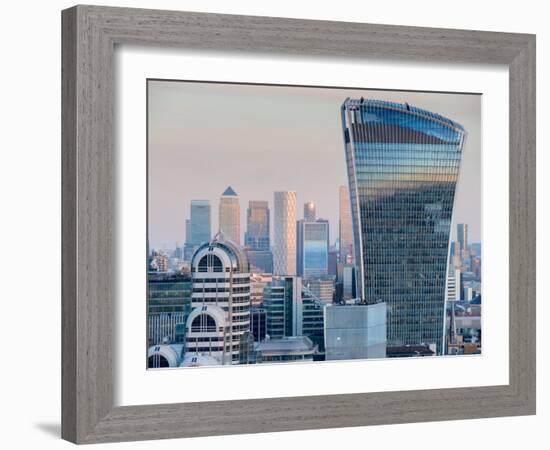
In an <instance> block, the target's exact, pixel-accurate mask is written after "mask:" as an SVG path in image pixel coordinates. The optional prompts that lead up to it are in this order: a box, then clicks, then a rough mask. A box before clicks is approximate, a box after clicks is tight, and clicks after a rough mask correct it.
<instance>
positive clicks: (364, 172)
mask: <svg viewBox="0 0 550 450" xmlns="http://www.w3.org/2000/svg"><path fill="white" fill-rule="evenodd" d="M342 124H343V131H344V142H345V153H346V162H347V170H348V181H349V190H350V200H351V211H352V219H353V234H354V241H355V245H354V247H355V257H356V262H357V267H358V272H359V274H358V277H357V291H358V295H360V296H361V299H362V300H363V301H365V302H366V303H376V302H385V303H386V304H387V327H386V329H387V344H388V346H401V345H407V344H435V345H436V350H437V354H441V353H442V349H443V336H444V320H445V283H446V272H447V260H448V253H449V233H450V227H451V217H452V212H453V203H454V195H455V188H456V182H457V178H458V174H459V170H460V161H461V155H462V146H463V142H464V137H465V130H464V128H463V127H462V126H461V125H459V124H457V123H455V122H453V121H451V120H449V119H447V118H445V117H443V116H440V115H438V114H434V113H432V112H429V111H425V110H422V109H419V108H415V107H413V106H410V105H408V104H399V103H390V102H384V101H378V100H365V99H359V100H356V99H349V98H348V99H347V100H346V101H345V102H344V104H343V105H342Z"/></svg>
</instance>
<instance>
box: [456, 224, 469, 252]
mask: <svg viewBox="0 0 550 450" xmlns="http://www.w3.org/2000/svg"><path fill="white" fill-rule="evenodd" d="M456 240H457V242H458V244H459V246H460V250H468V224H467V223H459V224H457V226H456Z"/></svg>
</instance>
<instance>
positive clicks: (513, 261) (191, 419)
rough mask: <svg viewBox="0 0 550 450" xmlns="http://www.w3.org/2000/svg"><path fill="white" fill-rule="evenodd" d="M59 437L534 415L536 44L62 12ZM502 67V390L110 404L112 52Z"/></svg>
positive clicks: (340, 26)
mask: <svg viewBox="0 0 550 450" xmlns="http://www.w3.org/2000/svg"><path fill="white" fill-rule="evenodd" d="M62 30H63V44H62V53H63V56H62V65H63V67H62V83H63V89H62V93H63V94H62V102H63V112H62V123H63V132H62V134H63V137H62V146H63V148H62V152H63V157H62V172H63V183H62V191H63V193H62V203H63V219H62V223H63V247H62V257H63V263H62V266H63V280H62V286H63V289H62V314H63V323H62V326H63V330H62V351H63V363H62V371H63V389H62V393H63V394H62V403H63V405H62V406H63V413H62V436H63V438H65V439H68V440H70V441H72V442H77V443H93V442H111V441H126V440H138V439H160V438H175V437H191V436H207V435H220V434H235V433H259V432H268V431H284V430H298V429H316V428H329V427H330V428H333V427H347V426H362V425H374V424H388V423H402V422H413V421H415V422H421V421H430V420H451V419H464V418H474V417H495V416H509V415H521V414H534V412H535V37H534V36H532V35H526V34H511V33H492V32H482V31H468V30H447V29H436V28H418V27H401V26H389V25H371V24H358V23H344V22H329V21H308V20H296V19H279V18H269V17H250V16H232V15H220V14H202V13H187V12H176V11H156V10H143V9H141V10H140V9H128V8H109V7H95V6H77V7H74V8H71V9H68V10H65V11H63V14H62ZM124 43H126V44H150V45H158V46H162V47H166V46H174V47H181V48H188V49H195V50H201V51H211V50H212V51H220V50H222V51H232V52H262V53H267V54H274V55H276V54H287V55H296V56H298V57H301V58H307V57H330V58H356V59H361V58H384V59H400V60H405V59H406V60H414V61H434V62H462V63H487V64H506V65H507V66H508V67H509V72H510V383H509V385H505V386H490V387H476V388H459V389H434V390H423V391H407V392H386V393H367V394H353V395H351V394H347V395H330V396H309V397H288V398H278V399H262V400H238V401H221V402H203V403H184V404H171V405H143V406H126V407H113V368H112V359H111V358H112V354H113V353H112V344H113V318H112V316H113V311H114V304H115V303H114V276H115V273H116V271H115V267H116V261H115V260H114V257H115V254H114V251H113V244H114V242H113V225H114V219H113V218H114V211H115V206H116V196H115V194H116V193H115V192H114V185H115V183H114V180H113V163H114V162H115V161H116V149H115V148H114V144H113V142H114V139H113V131H114V130H113V120H112V119H113V52H114V46H115V44H124Z"/></svg>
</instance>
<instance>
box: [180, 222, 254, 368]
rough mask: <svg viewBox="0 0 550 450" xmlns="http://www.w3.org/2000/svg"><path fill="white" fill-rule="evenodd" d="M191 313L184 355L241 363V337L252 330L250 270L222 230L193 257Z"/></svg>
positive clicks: (237, 249)
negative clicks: (225, 237)
mask: <svg viewBox="0 0 550 450" xmlns="http://www.w3.org/2000/svg"><path fill="white" fill-rule="evenodd" d="M191 274H192V280H193V290H192V294H191V308H192V312H191V314H190V315H189V318H188V320H187V326H186V342H185V357H186V358H188V357H191V356H192V355H195V356H199V355H200V356H211V357H214V358H216V359H217V360H218V361H219V363H220V364H238V363H239V357H240V350H241V340H243V341H246V337H247V335H248V334H249V333H250V273H249V266H248V260H247V258H246V255H245V254H244V253H243V252H242V251H241V250H240V249H239V248H238V247H237V245H235V244H234V243H233V242H231V241H228V240H225V239H224V237H223V234H222V233H219V234H218V235H217V236H216V237H215V238H214V239H213V240H212V241H211V242H208V243H205V244H203V245H201V246H200V247H199V248H198V249H197V251H196V252H195V254H194V255H193V258H192V260H191Z"/></svg>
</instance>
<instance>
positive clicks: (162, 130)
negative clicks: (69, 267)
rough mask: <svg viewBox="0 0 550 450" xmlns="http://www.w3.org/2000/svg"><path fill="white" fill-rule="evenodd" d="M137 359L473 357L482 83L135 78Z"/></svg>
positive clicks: (224, 361) (178, 362) (160, 362)
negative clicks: (141, 159)
mask: <svg viewBox="0 0 550 450" xmlns="http://www.w3.org/2000/svg"><path fill="white" fill-rule="evenodd" d="M147 109H148V110H147V134H148V138H147V139H148V142H147V153H148V174H147V184H148V192H147V205H148V208H147V209H148V218H147V221H148V222H147V229H148V230H147V234H148V235H147V343H146V351H147V367H148V368H150V369H159V368H176V367H181V368H186V367H199V366H231V365H235V364H279V363H304V362H319V363H320V362H322V361H338V360H354V359H368V358H397V357H398V358H407V357H440V356H452V357H456V356H460V355H479V354H481V352H482V329H481V309H482V307H481V297H482V296H481V257H482V252H481V250H482V234H481V232H482V229H481V201H482V198H481V151H482V149H481V95H479V94H475V93H443V92H415V91H399V90H391V91H390V90H376V89H363V88H362V89H358V88H342V87H316V86H315V87H313V86H311V87H310V86H287V85H262V84H239V83H217V82H200V81H180V80H161V79H150V80H147Z"/></svg>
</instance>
